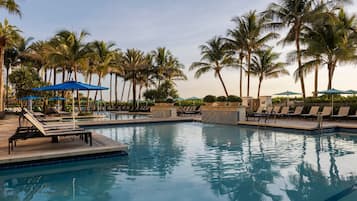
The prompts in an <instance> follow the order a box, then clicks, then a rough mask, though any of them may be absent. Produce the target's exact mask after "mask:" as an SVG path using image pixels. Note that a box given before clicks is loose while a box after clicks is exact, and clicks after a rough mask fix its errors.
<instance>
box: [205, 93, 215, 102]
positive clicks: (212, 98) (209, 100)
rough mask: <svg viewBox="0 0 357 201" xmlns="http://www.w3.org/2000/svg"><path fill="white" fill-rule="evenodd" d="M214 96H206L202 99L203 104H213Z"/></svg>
mask: <svg viewBox="0 0 357 201" xmlns="http://www.w3.org/2000/svg"><path fill="white" fill-rule="evenodd" d="M216 99H217V98H216V96H213V95H207V96H205V97H204V98H203V102H205V103H213V102H216Z"/></svg>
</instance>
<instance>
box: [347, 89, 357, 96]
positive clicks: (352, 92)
mask: <svg viewBox="0 0 357 201" xmlns="http://www.w3.org/2000/svg"><path fill="white" fill-rule="evenodd" d="M345 94H353V95H355V94H357V91H356V90H353V89H350V90H347V91H345Z"/></svg>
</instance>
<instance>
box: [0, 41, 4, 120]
mask: <svg viewBox="0 0 357 201" xmlns="http://www.w3.org/2000/svg"><path fill="white" fill-rule="evenodd" d="M2 40H4V39H2ZM0 42H1V45H0V112H3V111H4V79H3V66H4V53H5V41H0ZM0 116H1V115H0Z"/></svg>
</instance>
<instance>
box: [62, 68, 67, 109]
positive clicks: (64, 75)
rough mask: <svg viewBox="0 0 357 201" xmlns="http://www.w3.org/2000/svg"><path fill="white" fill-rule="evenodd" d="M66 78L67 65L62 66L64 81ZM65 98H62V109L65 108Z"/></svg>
mask: <svg viewBox="0 0 357 201" xmlns="http://www.w3.org/2000/svg"><path fill="white" fill-rule="evenodd" d="M65 79H66V69H65V67H62V83H63V82H64V81H65ZM62 97H64V91H62ZM65 104H66V103H65V100H62V110H63V111H64V110H65Z"/></svg>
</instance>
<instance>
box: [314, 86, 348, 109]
mask: <svg viewBox="0 0 357 201" xmlns="http://www.w3.org/2000/svg"><path fill="white" fill-rule="evenodd" d="M318 93H319V94H325V95H331V107H332V115H333V95H338V94H347V93H346V92H345V91H342V90H338V89H334V88H332V89H328V90H325V91H319V92H318Z"/></svg>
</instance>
